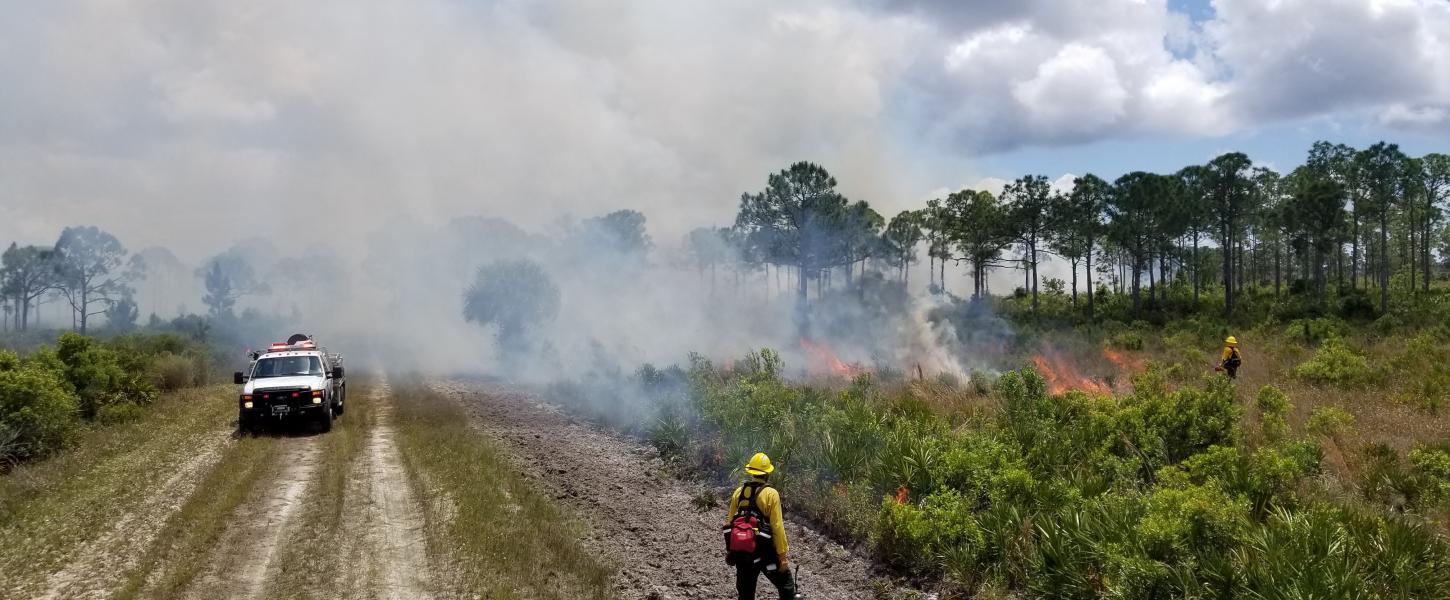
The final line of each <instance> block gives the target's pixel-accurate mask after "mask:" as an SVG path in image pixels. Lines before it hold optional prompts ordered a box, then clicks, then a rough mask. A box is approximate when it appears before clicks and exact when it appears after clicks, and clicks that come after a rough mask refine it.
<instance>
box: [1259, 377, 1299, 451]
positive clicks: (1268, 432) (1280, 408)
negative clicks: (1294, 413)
mask: <svg viewBox="0 0 1450 600" xmlns="http://www.w3.org/2000/svg"><path fill="white" fill-rule="evenodd" d="M1254 405H1255V406H1256V407H1258V409H1259V425H1260V427H1262V428H1263V431H1264V439H1266V440H1269V441H1271V442H1274V441H1278V440H1280V439H1282V438H1283V437H1284V435H1285V434H1287V433H1288V432H1289V423H1288V421H1286V420H1285V416H1287V415H1288V414H1289V411H1290V410H1292V409H1293V406H1292V405H1291V404H1289V396H1288V395H1286V394H1284V392H1282V391H1280V390H1279V388H1276V387H1274V386H1272V385H1266V386H1264V387H1263V388H1262V389H1260V390H1259V395H1258V396H1257V397H1256V398H1255V399H1254Z"/></svg>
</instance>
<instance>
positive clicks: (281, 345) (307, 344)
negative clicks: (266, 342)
mask: <svg viewBox="0 0 1450 600" xmlns="http://www.w3.org/2000/svg"><path fill="white" fill-rule="evenodd" d="M316 349H317V342H314V341H312V340H306V341H302V342H297V343H296V344H292V345H288V344H287V343H286V342H277V343H275V344H272V345H271V346H268V347H267V351H268V352H291V351H296V350H316Z"/></svg>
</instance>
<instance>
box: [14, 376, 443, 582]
mask: <svg viewBox="0 0 1450 600" xmlns="http://www.w3.org/2000/svg"><path fill="white" fill-rule="evenodd" d="M354 390H355V391H354V392H352V393H351V394H350V396H351V398H350V400H349V404H350V406H349V410H348V412H347V414H346V415H345V416H344V417H343V418H341V419H340V420H338V421H337V422H336V425H335V427H334V429H333V431H331V432H329V433H327V434H321V433H317V432H315V431H313V430H311V429H310V428H308V427H306V426H302V427H293V428H283V429H281V430H280V431H275V432H272V433H268V434H263V435H258V436H250V435H239V434H237V433H236V431H235V421H234V415H235V412H233V411H234V410H235V409H234V408H231V409H229V408H228V407H229V406H234V405H233V404H231V399H230V394H231V393H233V392H232V390H230V389H228V388H219V389H217V390H214V391H212V392H210V394H212V395H210V396H207V397H188V398H185V399H178V400H177V401H175V402H173V403H169V404H168V403H165V402H163V403H162V404H160V405H158V406H157V407H156V408H155V409H154V410H156V411H157V412H156V416H155V417H154V419H153V420H152V421H149V422H143V423H138V424H136V425H135V426H134V427H132V428H133V429H135V430H136V431H134V432H127V431H122V432H120V433H115V434H110V435H112V437H114V438H116V439H108V440H107V441H106V442H105V443H104V444H101V443H98V444H97V448H96V449H95V450H94V451H93V452H92V451H90V450H91V449H88V448H80V449H77V450H76V451H75V452H74V456H73V457H67V459H66V460H67V461H70V462H77V463H80V462H84V463H85V464H84V465H75V466H72V465H67V464H63V462H62V463H57V464H56V465H54V466H53V467H50V468H51V469H52V470H53V471H54V472H53V473H46V472H45V470H44V469H37V470H36V473H33V474H32V473H17V474H15V475H13V476H15V477H33V478H35V479H36V480H37V482H36V483H35V485H34V487H35V488H36V489H37V490H38V491H37V493H35V494H34V497H33V498H30V499H28V500H25V501H23V502H19V503H17V504H16V506H17V507H18V510H17V511H16V512H15V513H14V514H6V515H0V517H3V518H0V535H3V536H4V538H5V539H7V540H11V541H18V543H14V544H10V543H7V544H6V545H5V546H6V547H5V548H0V565H3V566H4V567H5V568H4V569H0V571H3V572H0V598H55V599H58V598H197V599H203V598H205V599H210V598H281V597H286V598H399V599H405V598H406V599H414V598H431V597H436V596H437V594H436V593H435V591H434V590H433V589H430V587H429V581H430V580H431V579H432V575H433V572H432V565H431V562H430V560H429V555H428V553H427V548H426V543H425V540H424V535H425V532H424V519H423V512H422V510H421V508H422V507H421V504H420V503H419V501H418V498H417V496H416V494H415V490H414V485H413V480H412V479H411V478H410V474H409V473H408V472H407V471H406V470H405V469H404V467H403V464H402V462H401V456H400V452H399V448H398V445H397V443H396V441H395V435H394V434H395V430H394V427H393V420H392V418H391V415H392V411H391V404H390V402H389V401H388V400H387V398H388V389H387V385H386V383H383V382H373V383H372V385H370V386H366V387H364V386H357V387H355V388H354ZM162 411H168V412H166V413H163V412H162ZM113 447H114V448H113ZM46 477H50V478H52V479H54V481H53V482H50V483H46V482H45V481H42V480H44V479H45V478H46ZM52 489H53V490H54V492H53V493H51V494H47V493H46V491H48V490H52Z"/></svg>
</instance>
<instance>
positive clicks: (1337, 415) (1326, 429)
mask: <svg viewBox="0 0 1450 600" xmlns="http://www.w3.org/2000/svg"><path fill="white" fill-rule="evenodd" d="M1353 426H1354V415H1353V414H1352V413H1350V412H1349V411H1347V410H1344V409H1343V408H1340V407H1338V406H1332V405H1324V406H1316V407H1314V410H1312V411H1310V413H1309V420H1308V421H1306V422H1305V423H1304V430H1305V431H1308V432H1309V433H1312V434H1315V435H1322V436H1326V437H1337V436H1340V435H1343V434H1344V432H1345V431H1346V430H1348V429H1349V428H1350V427H1353Z"/></svg>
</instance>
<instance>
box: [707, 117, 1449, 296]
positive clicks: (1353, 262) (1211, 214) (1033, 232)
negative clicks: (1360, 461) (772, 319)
mask: <svg viewBox="0 0 1450 600" xmlns="http://www.w3.org/2000/svg"><path fill="white" fill-rule="evenodd" d="M836 185H837V182H836V179H835V178H834V177H833V176H831V175H830V173H828V172H827V171H826V169H825V168H823V167H821V166H819V165H816V164H812V163H809V162H800V163H796V164H794V165H791V166H790V167H789V168H787V169H785V170H782V171H780V172H778V173H774V174H772V175H770V177H769V179H768V180H767V183H766V187H765V189H763V190H761V191H760V192H756V193H745V194H743V195H742V196H741V198H740V208H739V212H738V215H737V217H736V219H735V223H734V224H733V225H732V226H731V227H727V228H718V229H714V228H701V229H697V230H695V231H692V232H690V234H689V235H688V236H687V237H686V240H685V245H686V248H687V250H688V252H689V255H690V256H691V258H692V260H693V262H694V263H695V265H696V266H697V267H698V268H700V269H701V270H702V272H703V271H704V270H705V269H709V270H711V271H713V270H714V268H715V267H716V266H717V265H721V264H726V265H729V266H731V267H732V268H734V269H736V270H737V272H738V271H740V270H759V269H764V270H765V273H766V276H767V279H769V273H770V269H771V268H775V269H776V270H777V274H779V272H780V270H782V269H784V270H785V272H786V273H787V274H788V275H790V276H791V278H793V279H794V280H795V281H794V284H795V285H794V287H795V295H796V297H797V298H798V299H799V300H800V301H802V302H804V301H805V300H806V298H807V291H808V289H809V284H810V283H811V282H815V283H816V284H817V286H818V288H819V287H821V286H829V285H830V284H831V278H832V275H833V273H837V272H839V273H842V274H844V278H845V284H846V286H847V287H848V288H849V287H852V286H853V285H854V282H856V281H858V280H859V279H860V278H861V277H862V275H864V274H865V273H866V269H867V264H868V262H869V263H872V264H874V265H876V266H877V268H878V270H880V271H883V272H892V271H894V272H895V275H896V278H897V280H898V281H900V282H901V283H903V284H904V283H906V281H907V273H908V271H909V269H910V266H911V265H912V264H915V263H916V262H917V261H918V254H919V251H920V249H921V248H922V247H923V246H924V247H925V249H926V255H927V258H928V261H929V263H928V272H929V273H930V274H931V275H930V277H931V281H930V283H929V289H930V290H931V291H932V292H933V293H944V291H945V290H944V285H945V284H944V282H945V281H946V264H947V263H948V262H950V263H952V264H953V265H965V266H966V268H967V269H968V272H969V273H970V276H971V280H972V294H971V296H972V298H974V299H975V298H981V297H982V296H984V295H986V294H987V293H989V291H990V289H989V287H990V286H989V275H990V274H991V273H992V272H994V271H995V270H997V269H1000V268H1013V269H1019V270H1021V271H1022V276H1023V279H1022V287H1021V289H1020V292H1021V293H1023V294H1024V295H1026V296H1030V298H1031V305H1032V308H1033V310H1034V311H1036V310H1037V307H1038V304H1039V301H1038V296H1039V291H1040V290H1039V288H1040V278H1039V274H1038V268H1039V266H1040V265H1041V264H1042V262H1043V261H1044V260H1046V259H1047V257H1055V258H1057V259H1060V260H1062V261H1063V262H1065V263H1066V264H1067V266H1068V269H1069V271H1070V273H1071V275H1070V278H1071V295H1072V304H1073V306H1078V305H1079V293H1078V292H1079V289H1080V286H1079V274H1081V275H1082V276H1083V279H1084V280H1085V283H1086V285H1085V286H1081V289H1082V292H1083V293H1082V296H1083V297H1084V298H1083V300H1082V301H1081V302H1082V306H1083V307H1084V308H1085V310H1086V313H1087V315H1088V316H1089V317H1091V316H1092V315H1093V312H1094V304H1095V301H1094V298H1095V296H1096V295H1098V294H1099V293H1100V291H1099V290H1102V289H1105V288H1106V286H1105V283H1104V281H1103V280H1104V279H1106V280H1107V281H1108V282H1110V283H1111V285H1112V286H1113V288H1114V289H1115V290H1117V291H1118V292H1121V293H1125V294H1130V295H1131V298H1132V306H1133V310H1134V312H1135V313H1136V312H1137V311H1139V310H1140V309H1141V306H1142V304H1143V300H1144V297H1145V296H1146V297H1147V298H1148V299H1150V300H1152V299H1156V298H1158V297H1159V296H1160V295H1161V294H1165V293H1166V292H1164V291H1162V290H1163V288H1164V286H1166V285H1169V284H1172V283H1175V282H1176V283H1181V284H1183V285H1185V286H1188V287H1191V288H1192V290H1193V297H1194V299H1195V301H1197V300H1198V299H1199V297H1200V295H1201V294H1202V293H1203V291H1204V290H1205V289H1209V288H1213V289H1214V290H1215V291H1217V292H1221V293H1222V296H1223V311H1224V313H1225V314H1226V315H1230V316H1231V315H1233V314H1234V310H1235V306H1236V305H1237V304H1238V302H1239V300H1240V298H1241V297H1242V295H1243V294H1244V293H1245V291H1246V290H1247V289H1248V288H1249V287H1250V286H1257V287H1261V288H1264V289H1267V288H1269V287H1272V289H1273V293H1274V294H1275V295H1280V294H1283V293H1285V292H1288V293H1293V294H1296V295H1299V296H1302V297H1305V298H1307V299H1309V300H1310V301H1312V302H1316V303H1319V304H1321V305H1322V304H1323V303H1324V302H1325V301H1326V300H1327V298H1328V297H1329V292H1330V290H1331V282H1332V284H1333V285H1332V289H1333V290H1335V291H1336V292H1337V293H1339V294H1344V293H1350V292H1363V293H1371V292H1378V304H1379V309H1380V311H1381V312H1383V311H1385V310H1387V309H1388V304H1389V289H1390V287H1391V286H1392V285H1393V284H1392V278H1394V277H1399V278H1403V280H1404V282H1403V284H1402V285H1403V287H1404V288H1405V289H1407V290H1410V291H1412V292H1413V291H1428V290H1429V289H1430V281H1431V279H1432V278H1433V277H1434V276H1435V275H1436V274H1437V273H1438V271H1437V269H1436V262H1435V261H1436V259H1437V256H1438V257H1444V256H1446V255H1447V248H1450V234H1447V231H1446V228H1445V206H1446V204H1447V201H1450V156H1446V155H1444V154H1438V153H1434V154H1428V155H1425V156H1423V157H1411V156H1408V155H1406V154H1405V153H1404V152H1403V151H1401V150H1400V149H1399V147H1398V146H1397V145H1395V144H1389V143H1385V142H1380V143H1377V144H1374V145H1372V146H1369V147H1367V148H1363V149H1356V148H1353V147H1350V146H1347V145H1344V144H1333V143H1330V142H1323V141H1321V142H1316V143H1315V144H1314V145H1313V146H1312V147H1311V148H1310V150H1309V153H1308V157H1307V159H1306V160H1305V162H1304V164H1303V165H1301V166H1299V167H1297V168H1295V169H1294V170H1293V171H1291V172H1289V173H1287V174H1281V173H1278V172H1276V171H1274V170H1273V169H1270V168H1268V167H1265V166H1261V165H1255V164H1254V163H1253V161H1252V160H1251V159H1250V158H1249V157H1248V156H1247V155H1245V154H1243V153H1240V152H1232V153H1227V154H1224V155H1221V156H1218V157H1216V158H1214V159H1213V160H1210V161H1209V162H1208V163H1207V164H1203V165H1190V166H1187V167H1184V168H1182V169H1180V170H1178V171H1177V172H1174V173H1167V174H1161V173H1149V172H1143V171H1135V172H1131V173H1127V174H1125V175H1123V176H1121V177H1118V178H1117V179H1115V180H1113V181H1111V182H1109V181H1107V180H1105V179H1103V178H1100V177H1098V176H1096V175H1092V174H1087V175H1083V176H1080V177H1076V178H1074V179H1073V181H1072V185H1071V188H1070V189H1065V190H1061V189H1054V186H1053V185H1052V184H1051V183H1050V182H1049V181H1048V179H1047V178H1046V177H1043V176H1041V175H1026V176H1023V177H1020V178H1018V179H1016V180H1015V181H1012V182H1011V183H1008V184H1007V185H1006V186H1005V187H1004V188H1003V190H1002V191H1001V193H1000V194H997V195H994V194H991V193H989V192H985V191H980V190H961V191H958V192H954V193H951V194H949V195H947V196H946V197H945V198H938V199H934V200H931V201H929V202H927V203H926V206H925V207H923V208H921V209H918V210H908V211H903V212H901V213H899V214H897V215H896V216H895V217H893V218H891V219H890V220H889V221H888V220H886V219H884V218H883V217H882V216H881V215H880V214H879V213H877V212H876V211H875V210H873V209H872V208H871V206H870V205H869V204H868V203H867V202H865V201H856V202H852V201H850V200H848V199H847V198H846V197H845V196H844V195H843V194H841V193H840V192H839V191H837V190H836ZM1094 274H1097V275H1098V276H1099V279H1098V280H1097V281H1096V282H1095V280H1094ZM777 277H779V275H777Z"/></svg>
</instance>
